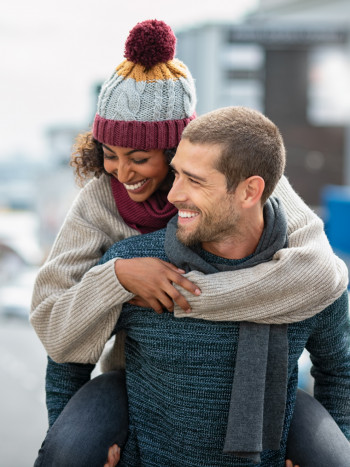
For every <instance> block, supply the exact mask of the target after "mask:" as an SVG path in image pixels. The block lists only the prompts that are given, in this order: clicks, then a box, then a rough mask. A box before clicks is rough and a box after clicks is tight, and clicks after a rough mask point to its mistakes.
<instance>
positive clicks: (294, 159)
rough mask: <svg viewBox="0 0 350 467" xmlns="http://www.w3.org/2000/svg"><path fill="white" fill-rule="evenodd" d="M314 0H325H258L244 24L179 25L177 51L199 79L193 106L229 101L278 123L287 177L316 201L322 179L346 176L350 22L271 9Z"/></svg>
mask: <svg viewBox="0 0 350 467" xmlns="http://www.w3.org/2000/svg"><path fill="white" fill-rule="evenodd" d="M318 3H325V2H315V1H309V2H299V1H296V2H291V1H286V2H282V1H281V0H280V1H278V0H266V1H264V0H262V1H261V6H260V9H259V11H258V13H257V14H256V15H254V16H252V17H251V18H250V19H249V22H246V23H244V24H206V25H201V26H198V27H194V28H191V29H187V30H182V31H177V37H178V44H177V56H178V57H179V58H180V59H181V60H183V61H184V62H185V63H186V64H187V65H188V66H189V68H190V70H191V72H192V74H193V76H194V78H195V79H196V86H197V92H198V106H197V111H198V114H202V113H204V112H207V111H210V110H212V109H215V108H218V107H222V106H227V105H245V106H249V107H253V108H256V109H258V110H260V111H262V112H263V113H265V114H266V115H267V116H268V117H269V118H271V119H272V120H273V121H274V122H275V123H276V124H277V125H278V126H279V128H280V129H281V131H282V134H283V137H284V140H285V143H286V147H287V151H288V160H287V169H286V173H287V175H288V177H289V179H290V180H291V182H292V184H293V186H294V187H295V189H296V190H297V191H298V192H299V193H300V194H301V196H302V197H303V198H304V199H305V200H306V201H307V202H308V203H309V204H311V205H314V206H317V205H319V204H320V203H321V192H322V189H323V187H324V186H325V185H326V184H334V185H343V184H349V183H350V163H349V160H350V149H349V141H350V138H349V130H348V127H349V122H350V92H349V91H348V86H349V83H350V65H349V61H350V27H348V26H347V25H344V23H339V21H336V19H334V21H332V22H327V23H326V22H325V21H322V22H321V21H320V22H318V23H316V22H315V21H314V19H312V20H311V16H310V19H309V20H306V17H304V20H303V21H298V19H297V18H295V17H293V20H291V21H287V20H286V16H283V17H284V21H283V22H282V21H280V19H279V16H278V15H277V13H276V17H275V16H274V15H273V14H272V13H271V11H272V9H273V6H274V7H276V9H277V7H279V8H280V9H282V7H283V8H287V4H288V5H289V7H290V9H291V10H292V9H293V8H294V7H295V4H298V5H299V4H300V5H302V8H304V9H305V8H306V5H305V4H307V5H309V8H310V11H311V10H312V8H313V7H314V8H315V5H316V4H318ZM327 3H329V2H327ZM335 3H337V2H335ZM335 3H332V7H334V4H335ZM339 3H343V2H339ZM292 4H293V5H294V7H293V6H292ZM267 10H268V11H269V13H267ZM283 15H284V13H283Z"/></svg>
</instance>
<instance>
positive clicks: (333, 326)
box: [306, 292, 350, 440]
mask: <svg viewBox="0 0 350 467" xmlns="http://www.w3.org/2000/svg"><path fill="white" fill-rule="evenodd" d="M306 348H307V350H308V351H309V352H310V358H311V361H312V364H313V366H312V368H311V374H312V376H313V377H314V378H315V385H314V396H315V398H316V399H318V401H319V402H321V404H322V405H323V406H324V407H325V408H326V409H327V410H328V412H329V413H330V414H331V415H332V417H333V418H334V420H335V421H336V422H337V424H338V425H339V427H340V429H341V430H342V431H343V433H344V434H345V436H346V437H347V438H348V439H349V440H350V315H349V306H348V294H347V292H345V293H344V294H343V295H342V296H341V297H340V298H339V299H338V300H336V301H335V302H334V303H333V304H332V305H330V306H329V307H328V308H327V309H326V310H324V311H323V312H322V313H320V315H319V316H318V317H317V325H316V327H315V329H314V331H313V332H312V334H311V336H310V338H309V340H308V342H307V344H306Z"/></svg>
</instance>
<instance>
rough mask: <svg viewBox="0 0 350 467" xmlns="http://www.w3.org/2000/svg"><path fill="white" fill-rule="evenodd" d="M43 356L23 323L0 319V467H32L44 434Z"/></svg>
mask: <svg viewBox="0 0 350 467" xmlns="http://www.w3.org/2000/svg"><path fill="white" fill-rule="evenodd" d="M45 368H46V355H45V351H44V348H43V347H42V345H41V343H40V341H39V339H38V337H37V336H36V334H35V332H34V331H33V329H32V327H31V326H30V324H29V323H28V321H27V320H26V319H23V318H4V317H1V316H0V375H1V379H0V467H32V466H33V464H34V461H35V459H36V455H37V452H38V449H39V448H40V445H41V443H42V440H43V439H44V437H45V433H46V430H47V416H46V407H45V387H44V384H45V382H44V381H45V379H44V375H45Z"/></svg>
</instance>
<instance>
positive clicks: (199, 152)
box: [173, 139, 221, 169]
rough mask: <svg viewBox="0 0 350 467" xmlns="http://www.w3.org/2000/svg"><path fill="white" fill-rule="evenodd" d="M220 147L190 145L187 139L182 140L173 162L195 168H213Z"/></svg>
mask: <svg viewBox="0 0 350 467" xmlns="http://www.w3.org/2000/svg"><path fill="white" fill-rule="evenodd" d="M220 152H221V147H220V145H218V144H208V143H192V142H191V141H189V140H188V139H182V140H181V141H180V144H179V146H178V148H177V151H176V154H175V157H174V159H173V161H174V162H175V163H178V164H181V165H186V166H190V165H192V166H193V164H195V166H196V167H198V168H199V167H203V168H204V167H207V168H213V169H214V166H215V162H216V160H217V158H218V157H219V155H220Z"/></svg>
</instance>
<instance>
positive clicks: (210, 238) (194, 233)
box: [176, 203, 240, 246]
mask: <svg viewBox="0 0 350 467" xmlns="http://www.w3.org/2000/svg"><path fill="white" fill-rule="evenodd" d="M223 204H224V206H222V207H220V208H219V209H217V210H216V211H215V212H212V213H209V214H203V212H202V211H200V210H199V209H198V208H197V207H195V208H194V207H193V206H191V207H189V206H186V207H185V206H180V207H179V206H177V208H178V209H191V210H193V211H197V212H199V215H200V221H199V223H198V225H197V227H196V228H195V229H194V230H189V229H188V228H187V227H186V225H178V228H177V231H176V237H177V238H178V240H179V241H180V242H181V243H183V244H184V245H186V246H194V245H197V244H201V243H203V242H218V241H222V240H224V239H225V238H227V237H233V236H235V235H236V234H237V232H238V224H239V219H240V216H239V214H238V213H237V212H236V210H235V209H234V207H233V206H232V204H231V203H223Z"/></svg>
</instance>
